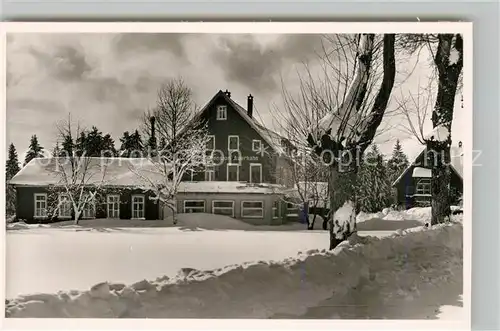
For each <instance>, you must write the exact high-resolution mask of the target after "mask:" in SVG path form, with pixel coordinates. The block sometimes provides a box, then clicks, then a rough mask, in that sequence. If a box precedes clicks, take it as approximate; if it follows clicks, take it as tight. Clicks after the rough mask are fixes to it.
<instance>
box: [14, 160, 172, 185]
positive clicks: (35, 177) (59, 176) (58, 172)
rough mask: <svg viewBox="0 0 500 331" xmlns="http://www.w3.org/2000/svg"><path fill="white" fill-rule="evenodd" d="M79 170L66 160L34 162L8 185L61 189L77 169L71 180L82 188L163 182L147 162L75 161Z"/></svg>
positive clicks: (150, 162)
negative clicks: (85, 186) (80, 184)
mask: <svg viewBox="0 0 500 331" xmlns="http://www.w3.org/2000/svg"><path fill="white" fill-rule="evenodd" d="M76 159H79V160H80V166H79V167H78V166H77V167H72V166H71V163H70V161H69V159H65V158H35V159H33V160H31V161H30V162H29V163H28V164H27V165H26V166H25V167H23V168H22V169H21V170H20V171H19V172H18V173H17V174H16V175H15V176H14V177H13V178H12V179H11V180H10V181H9V183H10V184H12V185H23V186H47V185H64V183H65V182H68V181H65V180H64V179H63V178H64V176H65V175H67V176H71V175H70V174H71V169H72V168H73V169H79V170H78V171H77V172H76V173H77V175H75V176H72V178H75V179H77V180H78V182H79V183H82V180H83V183H85V185H97V184H103V185H107V186H141V185H142V184H144V177H147V178H149V179H150V180H153V181H155V182H158V181H161V180H163V176H162V175H161V174H160V173H159V172H158V171H156V169H157V167H156V165H155V164H154V163H153V162H152V161H151V160H149V159H147V158H121V157H114V158H106V157H102V158H101V157H90V158H75V160H76Z"/></svg>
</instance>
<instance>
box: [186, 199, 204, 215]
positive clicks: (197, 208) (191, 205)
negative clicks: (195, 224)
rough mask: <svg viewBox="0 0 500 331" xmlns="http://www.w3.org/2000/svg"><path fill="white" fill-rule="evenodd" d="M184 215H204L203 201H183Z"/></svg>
mask: <svg viewBox="0 0 500 331" xmlns="http://www.w3.org/2000/svg"><path fill="white" fill-rule="evenodd" d="M184 212H185V213H204V212H205V200H184Z"/></svg>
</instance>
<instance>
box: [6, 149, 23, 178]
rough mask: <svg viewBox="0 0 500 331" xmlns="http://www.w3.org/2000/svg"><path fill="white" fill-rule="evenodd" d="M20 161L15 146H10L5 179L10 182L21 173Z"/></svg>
mask: <svg viewBox="0 0 500 331" xmlns="http://www.w3.org/2000/svg"><path fill="white" fill-rule="evenodd" d="M19 170H20V169H19V161H18V157H17V151H16V147H15V146H14V144H10V145H9V157H8V159H7V164H6V170H5V177H6V179H7V180H10V179H11V178H12V177H14V176H15V175H16V174H17V173H18V172H19Z"/></svg>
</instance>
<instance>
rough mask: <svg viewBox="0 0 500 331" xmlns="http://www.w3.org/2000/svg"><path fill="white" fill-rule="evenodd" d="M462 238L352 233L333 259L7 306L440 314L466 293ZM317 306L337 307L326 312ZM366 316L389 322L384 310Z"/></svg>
mask: <svg viewBox="0 0 500 331" xmlns="http://www.w3.org/2000/svg"><path fill="white" fill-rule="evenodd" d="M462 233H463V231H462V225H461V224H446V225H439V226H435V227H433V228H431V229H427V228H424V227H419V228H417V229H409V230H405V231H399V232H398V233H397V234H394V235H393V236H391V237H387V238H382V239H378V238H374V237H358V236H353V237H351V238H350V240H349V241H346V242H343V243H341V244H340V245H339V246H338V247H337V248H336V249H335V250H333V251H332V252H329V251H328V252H327V251H317V250H312V251H309V252H307V253H303V254H302V253H301V254H299V256H297V257H296V258H294V259H288V260H284V261H281V262H279V263H278V262H276V263H264V262H257V263H247V264H243V265H236V266H228V267H226V268H222V269H217V270H212V271H200V270H196V269H182V270H181V271H180V272H179V274H178V276H177V277H174V278H172V279H169V278H168V277H163V278H158V279H156V280H155V281H147V280H143V281H139V282H137V283H135V284H132V285H129V286H127V285H125V284H110V283H107V282H103V283H100V284H96V285H95V286H93V287H92V288H91V289H90V290H88V291H84V292H78V291H69V292H59V293H57V294H33V295H23V296H20V297H17V298H15V299H13V300H7V301H6V317H15V318H17V317H31V318H34V317H35V318H36V317H50V318H57V317H91V318H106V317H107V318H117V317H121V318H283V317H284V318H294V317H295V318H305V317H307V316H313V317H316V318H317V317H318V316H319V317H323V318H349V317H352V315H350V314H352V311H351V312H349V311H347V310H348V309H349V307H353V306H354V307H355V306H357V307H358V308H359V307H360V304H362V303H364V305H365V306H366V305H367V304H369V307H378V308H379V309H380V307H388V306H391V307H395V309H396V308H397V310H398V312H399V313H398V314H399V316H401V309H402V308H401V306H400V305H399V304H398V300H401V302H405V303H409V302H412V301H418V300H429V297H428V296H429V295H433V296H434V297H433V300H432V304H436V305H437V307H439V306H440V305H444V304H450V303H446V302H440V299H441V298H442V297H443V295H442V293H441V294H439V295H436V293H438V292H439V291H437V290H438V289H443V288H444V287H443V286H444V285H446V286H449V285H450V284H454V285H456V288H457V289H458V290H457V291H458V292H459V293H457V295H458V294H461V288H462V287H461V286H462V285H461V284H462ZM214 258H217V257H216V256H214ZM363 291H365V292H366V291H368V292H366V293H370V294H369V295H368V294H366V293H365V294H362V295H361V293H362V292H363ZM363 293H364V292H363ZM446 293H447V294H448V295H449V294H450V293H452V292H451V291H449V290H446ZM353 298H354V299H355V298H360V299H359V300H360V302H358V303H356V302H352V300H354V299H353ZM375 298H376V299H377V300H375ZM345 300H350V302H347V301H345ZM374 300H375V301H374ZM325 302H327V304H325ZM394 303H396V304H394ZM384 305H385V306H384ZM430 306H431V305H430V304H426V305H425V307H426V308H427V309H428V308H429V307H430ZM314 307H316V308H317V309H316V310H315V309H314ZM318 307H323V308H324V307H329V310H327V311H326V312H325V311H321V312H319V311H318V309H319V308H318ZM367 307H368V306H367ZM346 309H347V310H346ZM432 309H433V311H434V314H435V307H433V308H432ZM413 310H414V308H412V311H413ZM359 313H360V309H357V314H359ZM366 314H367V315H370V316H368V317H371V318H377V317H379V315H380V316H381V317H380V318H391V317H390V316H388V315H387V314H385V315H381V313H380V312H377V311H372V312H366ZM357 317H358V318H362V316H357ZM393 318H397V317H393Z"/></svg>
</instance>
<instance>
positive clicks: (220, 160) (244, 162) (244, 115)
mask: <svg viewBox="0 0 500 331" xmlns="http://www.w3.org/2000/svg"><path fill="white" fill-rule="evenodd" d="M194 121H200V122H203V123H206V125H207V130H208V132H209V135H210V138H211V139H210V141H209V143H208V146H207V147H208V149H211V150H214V159H215V160H214V163H215V164H216V165H214V166H209V167H205V169H203V170H202V171H200V172H189V173H186V174H185V176H184V178H183V183H181V185H180V187H179V190H178V195H177V202H178V205H177V207H178V208H177V210H178V211H179V212H181V213H182V212H207V213H221V214H225V215H230V216H233V217H235V218H239V219H243V220H245V221H248V222H250V223H255V224H276V223H282V222H284V221H286V219H285V217H283V218H282V217H281V216H278V215H286V208H287V204H285V203H282V202H280V196H281V195H282V194H283V192H284V190H285V189H286V188H292V187H293V181H292V178H291V175H290V176H287V173H289V171H290V163H289V162H291V161H290V159H289V158H288V157H287V154H288V153H289V152H290V148H291V144H290V143H289V141H288V140H287V139H286V138H283V137H282V136H281V135H279V134H278V133H276V132H274V131H272V130H270V129H268V128H266V127H265V126H264V125H262V124H260V123H259V122H258V121H257V120H256V119H255V117H254V111H253V96H252V95H249V96H248V97H247V107H246V109H245V108H244V107H242V106H240V105H239V104H238V103H237V102H235V101H234V100H233V99H232V98H231V93H230V92H229V91H227V90H226V91H225V92H224V91H222V90H219V91H218V92H217V93H216V94H215V95H214V96H213V97H212V99H211V100H210V101H209V102H208V103H207V104H206V105H205V106H204V107H203V108H202V109H201V110H200V111H199V113H198V114H197V115H196V116H195V118H194Z"/></svg>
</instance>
